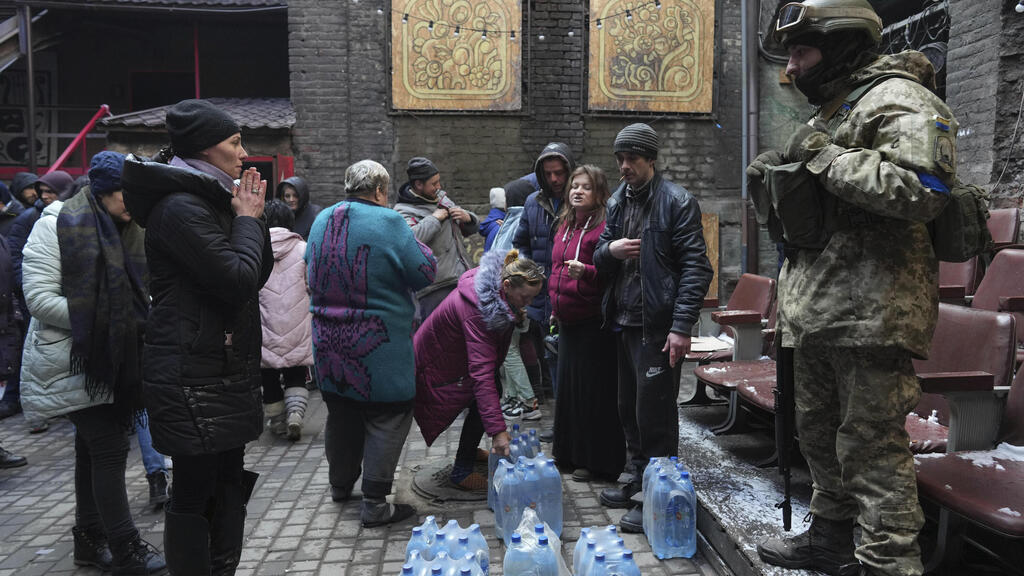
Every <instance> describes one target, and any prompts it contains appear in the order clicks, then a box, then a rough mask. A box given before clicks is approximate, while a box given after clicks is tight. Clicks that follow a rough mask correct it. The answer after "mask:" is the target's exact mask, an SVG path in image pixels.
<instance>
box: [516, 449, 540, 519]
mask: <svg viewBox="0 0 1024 576" xmlns="http://www.w3.org/2000/svg"><path fill="white" fill-rule="evenodd" d="M519 494H520V501H521V502H522V508H533V510H534V511H536V512H537V515H538V516H540V517H542V518H543V515H542V513H541V496H542V493H541V484H540V474H539V473H538V471H537V466H536V465H535V464H534V463H533V461H528V462H527V463H526V471H525V472H524V473H523V482H522V484H521V485H520V487H519ZM522 508H520V510H519V521H520V522H521V521H522V519H523V518H522V512H523V510H522ZM517 526H518V524H517Z"/></svg>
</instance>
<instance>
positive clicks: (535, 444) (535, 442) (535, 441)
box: [529, 429, 541, 456]
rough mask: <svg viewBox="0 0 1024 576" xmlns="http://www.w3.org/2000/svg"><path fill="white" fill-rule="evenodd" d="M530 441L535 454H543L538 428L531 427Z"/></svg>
mask: <svg viewBox="0 0 1024 576" xmlns="http://www.w3.org/2000/svg"><path fill="white" fill-rule="evenodd" d="M529 442H530V446H531V447H532V448H533V455H534V456H537V455H539V454H541V450H540V436H537V430H536V429H530V436H529Z"/></svg>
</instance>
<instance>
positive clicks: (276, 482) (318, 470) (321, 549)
mask: <svg viewBox="0 0 1024 576" xmlns="http://www.w3.org/2000/svg"><path fill="white" fill-rule="evenodd" d="M309 408H310V409H309V412H308V413H307V420H306V425H305V430H304V434H303V438H302V440H300V441H298V442H296V443H294V444H293V443H291V442H288V441H287V440H284V439H281V438H275V437H272V436H271V435H270V434H269V433H264V434H263V436H262V437H261V438H260V439H259V440H258V441H256V442H253V443H251V444H250V445H249V446H248V447H247V449H246V456H245V461H246V465H247V467H248V468H251V469H253V470H255V471H256V472H259V473H260V479H259V482H258V483H257V485H256V490H255V493H254V494H253V498H252V500H251V501H250V502H249V515H248V518H247V520H246V542H245V550H244V552H243V554H242V563H241V565H240V566H239V569H238V572H237V574H238V575H239V576H248V575H261V576H262V575H268V576H282V575H285V574H287V575H289V576H315V575H331V576H342V575H345V576H363V575H365V576H369V575H376V574H385V575H397V574H399V573H400V572H401V566H402V561H403V558H404V554H405V545H406V542H407V541H408V538H409V534H410V528H411V527H412V526H413V522H412V521H411V520H409V521H405V522H402V523H399V524H398V525H395V526H389V527H381V528H371V529H366V528H362V527H361V526H360V524H359V507H360V501H359V499H358V498H353V499H352V500H351V501H349V502H346V503H344V504H337V503H334V502H332V501H331V499H330V495H329V490H328V480H327V460H326V459H325V458H324V441H323V433H322V431H323V425H324V421H325V420H326V417H327V408H326V406H325V405H324V404H323V402H322V401H321V399H320V396H319V394H318V393H316V392H314V393H312V394H311V395H310V407H309ZM550 408H551V405H550V404H548V405H546V406H545V407H544V411H545V413H546V414H547V413H548V411H549V410H550ZM549 418H550V417H549V416H547V415H546V416H545V418H544V419H543V420H541V421H539V422H536V423H526V424H525V425H524V427H525V426H537V425H544V423H546V422H547V423H549V422H550V420H549ZM458 432H459V423H456V426H455V427H453V429H451V430H449V431H448V432H446V433H445V434H444V435H443V436H442V437H441V438H439V439H438V441H437V442H435V444H434V446H432V447H430V448H428V447H427V446H426V443H425V442H424V441H423V437H422V436H421V435H420V432H419V429H418V428H416V426H415V424H414V425H413V429H412V431H411V432H410V434H409V438H408V440H407V441H406V445H405V449H404V450H403V452H402V458H401V461H400V464H399V467H398V469H397V470H396V473H395V477H396V494H395V496H394V498H395V499H397V500H398V501H400V502H406V503H410V504H413V505H414V506H416V508H417V510H418V513H419V514H418V517H419V520H418V521H420V522H421V521H422V520H423V518H425V517H426V516H427V515H429V514H433V515H435V516H437V518H438V522H439V523H440V524H443V523H444V522H447V521H448V520H449V519H451V518H454V519H456V520H458V521H459V523H460V524H461V525H462V526H467V525H469V524H471V523H473V522H476V523H478V524H480V526H481V527H482V529H483V532H484V535H485V536H486V537H487V539H488V542H489V543H490V546H491V566H492V570H491V574H501V560H502V556H503V554H504V549H503V547H502V546H501V545H500V544H499V543H498V541H497V539H496V538H495V537H494V516H493V514H491V512H490V511H489V510H487V509H486V504H485V503H483V502H479V503H467V502H461V503H435V502H428V501H427V500H425V499H424V498H422V497H420V496H418V495H416V494H415V493H413V492H412V490H411V488H410V485H411V481H412V476H413V469H414V467H416V466H418V465H422V464H423V463H425V462H427V461H432V460H434V459H437V458H449V457H450V458H454V454H455V449H456V446H457V443H458ZM73 440H74V431H73V428H72V426H71V423H70V422H68V421H67V420H66V419H57V420H54V421H53V422H52V423H51V425H50V429H49V431H47V432H45V433H43V434H38V435H30V434H28V426H27V424H26V423H25V419H24V417H23V416H22V415H18V416H14V417H11V418H7V419H5V420H3V421H0V442H2V443H3V446H4V447H5V448H7V449H8V450H10V451H11V452H13V453H15V454H18V455H21V456H25V457H27V458H28V460H29V464H28V466H25V467H22V468H16V469H10V470H0V576H13V575H17V576H35V575H39V574H55V575H74V576H88V575H98V574H100V572H99V570H97V569H94V568H78V567H76V566H75V565H74V564H73V562H72V538H71V527H72V525H73V524H74V511H75V497H74V481H73V475H74V441H73ZM126 477H127V485H128V497H129V503H130V505H131V509H132V512H133V516H134V518H135V523H136V525H137V526H138V527H139V530H140V531H141V532H142V535H143V537H144V538H146V539H147V540H149V541H150V542H152V543H154V544H156V545H157V547H158V548H162V547H163V545H162V543H163V514H162V513H160V512H156V511H153V510H151V509H149V508H147V506H146V502H147V499H148V495H149V493H148V484H147V483H146V477H145V470H144V469H143V467H142V460H141V457H140V455H139V450H138V445H137V444H136V443H135V442H134V441H133V442H132V451H131V452H130V453H129V457H128V470H127V474H126ZM563 486H564V494H565V497H564V506H565V508H564V516H565V529H564V534H563V555H564V557H565V558H566V561H567V562H568V563H569V564H570V566H571V561H572V550H573V546H574V545H575V542H576V540H577V539H578V538H579V534H580V528H582V527H585V526H595V525H605V524H609V523H617V522H618V520H619V518H620V517H621V516H622V514H623V513H624V512H625V511H624V510H611V509H608V508H604V507H602V506H601V505H600V503H599V502H598V495H599V493H600V491H601V490H602V489H603V488H605V487H608V486H611V484H609V483H607V482H598V481H594V482H588V483H579V482H574V481H572V480H570V478H569V476H568V475H565V476H563ZM357 488H358V483H357ZM624 539H625V541H626V546H627V547H628V548H631V549H633V550H634V551H635V554H636V559H637V563H638V564H639V565H640V569H641V571H642V572H643V574H645V575H647V576H661V575H668V574H673V575H674V574H683V575H703V576H713V575H714V574H715V571H714V570H713V569H712V568H711V566H710V565H709V564H708V563H707V562H705V561H704V560H703V559H701V558H700V557H699V556H698V557H697V558H695V559H694V560H692V561H691V560H683V559H674V560H667V561H660V560H658V559H657V558H655V557H654V555H653V554H652V553H651V549H650V546H648V544H647V539H646V538H645V537H644V536H643V535H642V534H640V535H630V534H626V535H624Z"/></svg>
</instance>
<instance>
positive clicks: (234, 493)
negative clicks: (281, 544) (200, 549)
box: [210, 470, 260, 576]
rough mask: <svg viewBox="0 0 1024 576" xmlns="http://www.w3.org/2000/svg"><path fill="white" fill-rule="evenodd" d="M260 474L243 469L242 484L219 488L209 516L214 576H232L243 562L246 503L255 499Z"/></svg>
mask: <svg viewBox="0 0 1024 576" xmlns="http://www.w3.org/2000/svg"><path fill="white" fill-rule="evenodd" d="M259 476H260V475H259V474H257V473H255V472H251V471H249V470H242V479H241V482H239V483H231V484H229V483H219V484H218V485H217V490H216V496H215V502H216V504H215V505H214V508H213V513H212V514H211V516H210V567H211V574H212V575H213V576H232V575H233V574H234V573H235V568H237V567H238V563H239V561H241V559H242V538H243V536H244V535H245V534H244V533H245V504H246V503H247V502H248V501H249V498H250V497H251V496H252V491H253V488H255V487H256V479H257V478H259Z"/></svg>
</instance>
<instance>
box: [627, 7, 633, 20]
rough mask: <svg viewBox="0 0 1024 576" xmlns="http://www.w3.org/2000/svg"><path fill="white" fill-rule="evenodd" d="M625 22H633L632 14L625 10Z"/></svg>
mask: <svg viewBox="0 0 1024 576" xmlns="http://www.w3.org/2000/svg"><path fill="white" fill-rule="evenodd" d="M626 20H627V21H628V22H632V21H633V13H632V12H630V11H629V10H626Z"/></svg>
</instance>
